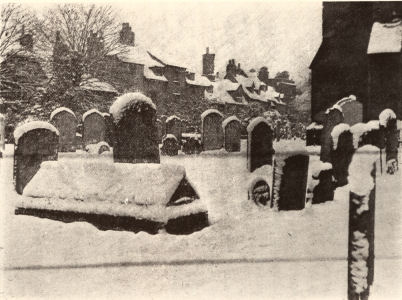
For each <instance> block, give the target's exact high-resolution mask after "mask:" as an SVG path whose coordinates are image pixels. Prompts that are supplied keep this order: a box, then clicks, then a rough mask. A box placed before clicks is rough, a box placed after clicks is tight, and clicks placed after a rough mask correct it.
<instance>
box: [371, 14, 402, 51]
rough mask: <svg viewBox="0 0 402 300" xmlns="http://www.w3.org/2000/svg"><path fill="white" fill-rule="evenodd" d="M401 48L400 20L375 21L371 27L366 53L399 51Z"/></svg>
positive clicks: (401, 25) (401, 21)
mask: <svg viewBox="0 0 402 300" xmlns="http://www.w3.org/2000/svg"><path fill="white" fill-rule="evenodd" d="M401 49H402V20H398V21H396V22H393V23H379V22H375V23H374V24H373V27H372V29H371V34H370V41H369V45H368V48H367V54H375V53H399V52H401Z"/></svg>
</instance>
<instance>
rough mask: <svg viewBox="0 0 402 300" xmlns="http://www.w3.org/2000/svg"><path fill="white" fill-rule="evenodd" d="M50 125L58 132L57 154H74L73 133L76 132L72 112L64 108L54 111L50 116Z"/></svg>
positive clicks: (74, 117)
mask: <svg viewBox="0 0 402 300" xmlns="http://www.w3.org/2000/svg"><path fill="white" fill-rule="evenodd" d="M50 123H52V124H53V125H54V126H55V127H56V128H57V130H58V131H59V133H60V135H59V152H75V150H76V141H75V133H76V130H77V124H78V121H77V118H76V116H75V114H74V112H73V111H72V110H71V109H69V108H66V107H60V108H57V109H55V110H54V111H53V112H52V113H51V115H50Z"/></svg>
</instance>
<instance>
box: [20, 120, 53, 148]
mask: <svg viewBox="0 0 402 300" xmlns="http://www.w3.org/2000/svg"><path fill="white" fill-rule="evenodd" d="M35 129H47V130H50V131H53V132H54V133H55V134H57V135H59V131H58V130H57V129H56V127H54V126H53V125H52V124H50V123H48V122H44V121H31V122H28V123H24V124H22V125H21V126H18V127H17V128H16V129H15V130H14V141H15V144H18V140H19V139H20V137H21V136H22V135H24V134H25V133H27V132H29V131H31V130H35Z"/></svg>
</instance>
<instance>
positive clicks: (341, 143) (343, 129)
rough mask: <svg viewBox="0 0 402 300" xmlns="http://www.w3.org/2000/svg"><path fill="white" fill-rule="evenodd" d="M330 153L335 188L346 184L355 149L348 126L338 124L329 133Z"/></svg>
mask: <svg viewBox="0 0 402 300" xmlns="http://www.w3.org/2000/svg"><path fill="white" fill-rule="evenodd" d="M331 136H332V141H333V143H332V151H331V161H332V167H333V175H334V178H335V186H334V188H335V187H340V186H344V185H346V184H348V168H349V164H350V162H351V160H352V156H353V153H354V151H355V148H354V147H353V135H352V133H351V132H350V127H349V125H348V124H345V123H340V124H338V125H336V126H335V127H334V129H333V130H332V132H331Z"/></svg>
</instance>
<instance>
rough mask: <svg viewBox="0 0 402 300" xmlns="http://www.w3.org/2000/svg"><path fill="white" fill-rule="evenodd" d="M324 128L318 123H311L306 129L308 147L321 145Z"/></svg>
mask: <svg viewBox="0 0 402 300" xmlns="http://www.w3.org/2000/svg"><path fill="white" fill-rule="evenodd" d="M322 129H323V126H322V125H320V124H317V123H316V122H313V123H311V124H310V125H309V126H307V128H306V146H315V145H320V137H321V132H322Z"/></svg>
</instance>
